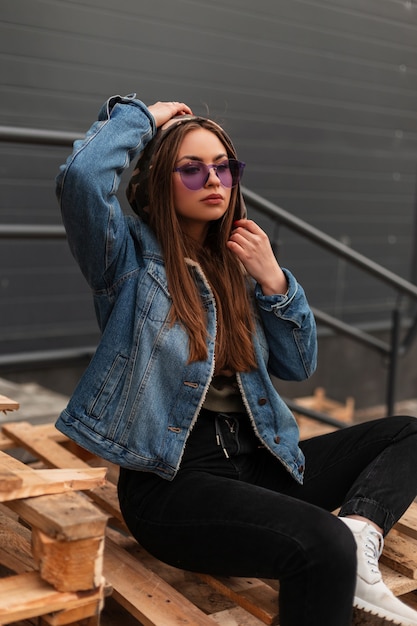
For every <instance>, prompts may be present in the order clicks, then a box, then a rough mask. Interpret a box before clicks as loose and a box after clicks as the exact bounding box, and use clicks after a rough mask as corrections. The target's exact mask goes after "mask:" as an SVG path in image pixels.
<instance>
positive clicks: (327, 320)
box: [0, 125, 417, 427]
mask: <svg viewBox="0 0 417 626" xmlns="http://www.w3.org/2000/svg"><path fill="white" fill-rule="evenodd" d="M81 137H82V135H80V134H77V133H72V132H64V131H53V130H52V131H51V130H44V129H33V128H20V127H13V126H1V125H0V141H5V142H13V143H26V144H37V145H39V144H42V145H55V146H63V147H64V146H71V145H72V144H73V142H74V141H75V140H76V139H80V138H81ZM242 194H243V197H244V199H245V201H246V202H247V203H248V204H249V205H250V206H252V207H253V208H255V209H256V210H258V211H259V212H261V213H262V214H265V215H268V216H269V217H271V218H273V219H274V220H276V222H277V223H279V224H280V225H284V226H286V227H287V228H289V229H290V230H292V231H295V232H297V233H299V234H300V235H302V236H303V237H305V238H307V239H309V240H310V241H312V242H314V243H315V244H317V245H319V246H321V247H323V248H325V249H326V250H328V251H330V252H331V253H332V254H334V255H336V256H338V257H340V258H343V259H345V260H346V261H348V262H349V263H352V264H353V265H355V266H356V267H358V268H360V269H361V270H362V271H365V272H367V273H368V274H370V275H372V276H373V277H374V278H376V279H378V280H380V281H382V282H384V283H385V284H387V285H389V286H390V287H391V288H393V289H394V290H395V291H396V292H397V294H399V295H400V296H407V297H409V298H411V299H412V300H416V301H417V286H416V285H415V284H413V283H411V282H409V281H407V280H405V279H403V278H401V277H400V276H398V275H397V274H394V273H393V272H391V271H390V270H388V269H386V268H384V267H383V266H381V265H379V264H378V263H376V262H374V261H372V260H371V259H369V258H367V257H365V256H364V255H362V254H360V253H359V252H356V251H355V250H352V248H350V247H349V246H346V245H345V244H343V243H341V242H340V241H338V240H337V239H334V238H333V237H331V236H329V235H327V234H326V233H324V232H322V231H320V230H319V229H317V228H315V227H314V226H311V225H310V224H308V223H307V222H305V221H303V220H302V219H300V218H298V217H296V216H294V215H292V214H291V213H289V212H288V211H285V210H284V209H282V208H281V207H279V206H277V205H276V204H274V203H272V202H270V201H269V200H266V199H265V198H263V197H261V196H259V195H258V194H257V193H255V192H253V191H251V190H249V189H247V188H246V187H242ZM65 237H66V234H65V230H64V228H63V227H62V226H54V225H43V226H42V225H35V224H24V225H20V224H1V225H0V238H19V239H40V238H42V239H43V238H47V239H49V238H52V239H62V238H65ZM313 312H314V315H315V317H316V319H317V321H319V322H321V323H322V324H323V325H325V326H327V327H329V328H331V329H333V330H334V331H335V332H336V333H339V334H344V335H345V336H348V337H349V338H350V339H352V340H355V341H358V342H360V343H361V344H363V345H366V346H368V347H369V348H370V349H373V350H376V351H378V352H380V353H381V354H383V355H384V356H387V357H388V359H389V372H388V391H387V405H388V411H389V412H392V410H393V408H394V399H395V382H396V372H397V362H398V356H399V355H400V354H403V353H404V352H405V350H406V349H407V348H408V347H409V346H410V345H411V341H412V340H413V339H414V336H415V334H417V317H416V319H415V320H414V321H413V322H412V324H411V327H410V330H409V332H408V334H407V336H406V337H405V339H404V340H403V342H401V341H400V340H399V331H400V328H401V314H400V311H399V306H398V305H397V306H396V307H395V309H394V311H393V313H392V329H391V339H390V343H388V342H384V341H382V340H380V339H377V338H376V337H374V336H373V335H371V334H369V333H366V332H364V331H362V330H360V329H358V328H356V327H355V326H353V325H351V324H347V323H345V322H342V321H341V320H339V319H337V318H335V317H333V316H331V315H329V314H327V313H324V312H323V311H319V310H317V309H314V310H313ZM91 354H92V348H90V347H85V348H78V349H75V350H73V351H65V350H57V351H50V352H48V353H44V352H42V353H36V354H35V353H33V354H32V358H31V355H30V354H28V353H25V354H22V355H20V357H19V355H4V356H3V357H0V369H3V367H4V366H5V365H6V363H7V359H8V358H9V361H11V362H15V364H18V363H19V362H21V361H22V359H26V361H27V362H29V361H31V360H32V359H33V361H35V360H36V361H37V362H39V360H41V361H43V362H45V359H46V360H50V361H54V360H58V361H60V360H65V359H71V358H75V359H77V358H78V359H79V358H85V357H86V356H87V355H88V356H91ZM288 403H289V405H290V404H291V405H294V406H293V408H294V409H296V410H297V411H298V412H300V413H303V412H304V413H305V411H303V407H299V406H296V405H295V404H294V403H292V402H291V401H288ZM310 413H311V417H314V418H315V419H321V421H326V419H328V417H326V416H323V415H322V414H320V413H315V412H311V411H310ZM313 413H314V415H313ZM305 414H306V413H305ZM336 422H337V421H335V423H334V425H335V426H339V427H341V424H339V423H336Z"/></svg>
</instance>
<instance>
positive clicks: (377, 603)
mask: <svg viewBox="0 0 417 626" xmlns="http://www.w3.org/2000/svg"><path fill="white" fill-rule="evenodd" d="M339 519H341V520H342V522H344V523H345V524H346V525H347V526H348V527H349V528H350V530H351V531H352V533H353V536H354V537H355V540H356V545H357V559H358V570H357V578H356V590H355V598H354V601H353V604H354V606H355V607H357V608H358V609H362V610H363V611H367V612H370V613H373V614H375V615H378V616H379V617H384V618H387V619H389V620H391V621H392V623H393V624H399V625H401V626H417V612H416V611H414V610H413V609H412V608H410V607H409V606H407V605H406V604H404V603H403V602H401V600H399V599H398V598H397V597H396V596H395V595H394V594H393V593H392V592H391V591H390V590H389V589H388V587H387V586H386V585H385V583H384V582H383V580H382V576H381V572H380V571H379V567H378V559H379V557H380V556H381V553H382V548H383V547H384V539H383V537H382V535H381V533H379V532H378V531H377V530H376V529H375V528H374V527H373V526H372V525H371V524H368V523H367V522H362V521H360V520H356V519H352V518H350V517H340V518H339Z"/></svg>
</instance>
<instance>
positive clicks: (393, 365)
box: [387, 306, 401, 415]
mask: <svg viewBox="0 0 417 626" xmlns="http://www.w3.org/2000/svg"><path fill="white" fill-rule="evenodd" d="M400 328H401V311H400V308H399V306H396V307H395V309H394V310H393V312H392V327H391V351H390V355H389V366H388V379H387V411H388V415H393V414H394V411H395V397H396V386H397V371H398V354H399V345H400Z"/></svg>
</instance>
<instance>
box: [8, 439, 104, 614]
mask: <svg viewBox="0 0 417 626" xmlns="http://www.w3.org/2000/svg"><path fill="white" fill-rule="evenodd" d="M91 469H92V470H93V471H91ZM91 469H88V468H85V469H84V468H82V469H75V470H62V469H59V470H57V469H36V470H35V469H32V468H30V467H28V466H26V465H24V464H23V463H21V462H20V461H18V460H16V459H14V458H13V457H11V456H10V455H8V454H6V453H5V452H2V451H0V502H1V503H2V504H1V510H0V563H1V565H2V566H3V567H4V568H7V569H8V570H10V571H11V572H15V574H14V575H9V576H3V577H2V578H0V624H10V623H13V622H16V621H18V620H22V619H29V618H33V617H39V616H42V618H43V620H44V623H49V624H51V625H54V624H56V625H58V624H64V623H65V624H71V623H78V622H79V619H80V616H82V618H83V619H85V620H87V621H86V624H87V623H88V624H89V626H93V625H95V624H98V617H99V614H100V611H101V606H102V602H103V597H104V589H105V583H104V578H103V575H102V569H103V567H102V562H103V556H102V554H103V547H104V532H105V527H106V523H107V516H106V515H104V514H103V513H102V512H101V511H100V510H99V509H98V508H97V507H95V506H94V505H92V504H91V502H90V501H89V500H88V499H86V498H85V497H83V496H82V495H81V494H79V493H77V492H76V491H74V489H77V490H79V489H87V490H89V489H91V488H94V487H97V486H99V485H101V484H103V482H104V479H105V472H106V470H105V469H94V468H91ZM19 520H22V521H24V523H25V526H23V525H22V523H21V522H20V521H19ZM26 525H29V526H30V528H31V532H30V531H29V530H28V528H27V527H26Z"/></svg>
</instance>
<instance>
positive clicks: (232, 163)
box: [219, 159, 245, 187]
mask: <svg viewBox="0 0 417 626" xmlns="http://www.w3.org/2000/svg"><path fill="white" fill-rule="evenodd" d="M244 169H245V163H243V162H242V161H238V160H237V159H229V172H230V177H231V180H232V184H231V185H226V184H225V183H223V181H222V183H223V184H224V186H225V187H236V185H237V184H238V183H239V181H240V179H241V178H242V175H243V170H244ZM219 178H220V180H222V179H221V176H219Z"/></svg>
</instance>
